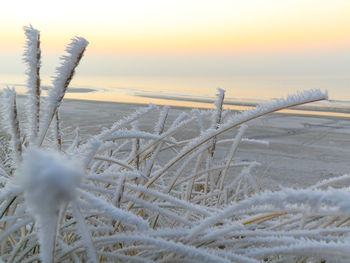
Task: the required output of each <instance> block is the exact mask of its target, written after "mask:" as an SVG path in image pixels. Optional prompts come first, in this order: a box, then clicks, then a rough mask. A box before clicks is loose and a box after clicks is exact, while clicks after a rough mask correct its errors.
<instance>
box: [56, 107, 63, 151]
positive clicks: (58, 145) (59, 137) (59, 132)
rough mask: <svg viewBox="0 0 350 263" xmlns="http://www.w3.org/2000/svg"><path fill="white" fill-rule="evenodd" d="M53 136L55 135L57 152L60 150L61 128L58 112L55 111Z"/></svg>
mask: <svg viewBox="0 0 350 263" xmlns="http://www.w3.org/2000/svg"><path fill="white" fill-rule="evenodd" d="M55 126H56V127H55V128H56V129H55V135H56V141H57V148H58V150H60V151H61V150H62V136H61V128H60V118H59V115H58V111H56V125H55Z"/></svg>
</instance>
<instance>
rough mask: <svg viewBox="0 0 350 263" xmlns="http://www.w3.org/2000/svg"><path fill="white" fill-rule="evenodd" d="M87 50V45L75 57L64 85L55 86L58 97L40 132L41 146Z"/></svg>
mask: <svg viewBox="0 0 350 263" xmlns="http://www.w3.org/2000/svg"><path fill="white" fill-rule="evenodd" d="M79 40H80V39H79ZM77 41H78V40H77ZM84 41H86V40H84ZM86 45H87V43H86ZM85 50H86V46H85V47H83V48H82V50H81V51H80V52H79V53H78V55H77V57H76V58H75V60H74V62H73V67H71V69H70V71H69V73H68V74H67V76H64V77H65V78H64V81H63V85H62V86H58V87H57V86H56V85H55V87H54V89H59V90H56V91H55V92H56V93H57V94H56V97H55V98H54V99H55V101H54V102H51V103H52V104H53V108H52V110H51V112H49V113H48V114H49V115H50V116H49V117H48V122H47V123H46V124H45V127H44V128H43V131H42V132H41V134H40V138H39V146H41V145H42V144H43V142H44V139H45V136H46V134H47V131H48V129H49V127H50V124H51V122H52V120H53V119H54V117H55V114H56V111H57V109H58V107H59V106H60V104H61V102H62V99H63V97H64V95H65V94H66V91H67V89H68V86H69V83H70V82H71V80H72V78H73V76H74V73H75V69H76V67H77V66H78V64H79V62H80V60H81V58H82V57H83V55H84V52H85ZM59 77H62V76H60V75H58V76H57V78H59ZM56 80H57V79H56ZM57 82H58V81H57Z"/></svg>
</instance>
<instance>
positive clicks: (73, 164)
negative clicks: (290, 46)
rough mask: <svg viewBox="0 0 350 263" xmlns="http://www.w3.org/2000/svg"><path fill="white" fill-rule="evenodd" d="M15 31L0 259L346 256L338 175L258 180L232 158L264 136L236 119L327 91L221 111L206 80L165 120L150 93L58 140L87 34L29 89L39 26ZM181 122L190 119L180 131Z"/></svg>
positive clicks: (348, 219) (35, 71)
mask: <svg viewBox="0 0 350 263" xmlns="http://www.w3.org/2000/svg"><path fill="white" fill-rule="evenodd" d="M25 34H26V37H27V43H26V49H25V53H24V62H25V63H26V64H27V67H28V70H27V75H28V82H27V86H28V94H27V97H26V100H27V106H28V107H27V109H28V110H27V116H26V117H27V118H26V122H25V123H21V122H20V121H19V118H18V114H17V105H16V93H15V91H14V90H12V89H8V90H5V91H4V92H3V96H2V103H1V105H2V108H1V120H2V125H1V127H4V129H3V130H4V132H6V133H7V134H6V136H2V137H1V138H0V146H1V147H0V160H1V163H0V229H1V230H0V262H1V261H3V262H37V261H41V262H44V263H51V262H157V261H158V262H189V263H191V262H215V263H218V262H245V263H251V262H252V263H253V262H262V261H263V262H349V261H350V255H349V253H348V251H349V248H350V241H349V232H350V205H349V204H350V202H349V201H350V193H349V189H348V187H347V185H348V183H349V182H350V175H344V176H341V177H337V178H332V179H329V180H325V181H322V182H319V183H318V184H316V185H314V186H312V187H308V188H303V189H282V190H279V191H275V192H271V191H264V189H261V188H260V187H259V184H258V181H257V178H256V177H255V176H254V173H252V171H253V170H254V168H255V167H256V166H257V165H259V164H258V163H257V162H254V161H239V160H240V158H236V157H237V156H236V155H237V149H238V148H239V146H240V145H242V144H246V143H247V144H253V145H255V146H256V147H267V146H268V142H266V141H258V140H251V139H249V138H246V137H245V136H244V135H245V131H246V130H247V129H248V125H249V121H251V120H253V119H255V118H258V117H260V116H263V115H265V114H269V113H272V112H275V111H278V110H281V109H285V108H288V107H292V106H296V105H300V104H304V103H309V102H313V101H319V100H324V99H327V93H324V92H321V91H319V90H312V91H305V92H300V93H297V94H295V95H292V96H288V97H286V98H282V99H278V100H272V101H270V102H267V103H265V104H262V105H259V106H258V107H256V108H254V109H251V110H247V111H244V112H241V113H236V114H232V113H231V112H229V111H226V110H223V104H224V97H225V91H224V90H218V95H217V101H216V102H215V110H213V111H211V110H203V111H199V110H193V111H191V112H190V113H189V114H185V113H182V114H180V115H179V116H178V117H177V118H176V119H175V120H174V121H170V118H169V114H170V112H171V109H170V108H169V107H167V106H166V107H162V108H160V107H157V106H154V105H149V106H148V107H145V108H142V109H140V110H138V111H136V112H135V113H133V114H132V115H130V116H128V117H125V118H123V119H121V120H119V121H117V122H116V123H114V124H113V125H112V126H111V127H110V128H109V129H105V130H103V131H102V132H101V133H100V134H97V135H94V136H91V137H90V139H88V140H86V141H84V140H81V139H80V137H79V134H77V135H76V137H75V139H74V140H73V141H72V142H69V143H67V141H66V138H65V137H64V136H63V132H62V131H61V128H60V117H59V109H60V105H61V103H62V99H63V97H64V95H65V93H66V91H67V88H68V87H69V83H70V81H71V79H72V77H73V75H74V72H75V70H76V67H77V66H78V64H79V62H80V60H81V58H82V56H83V54H84V51H85V49H86V47H87V44H88V42H87V41H86V40H85V39H83V38H74V39H73V40H72V42H71V43H70V44H69V45H68V47H67V49H66V51H67V55H65V56H64V57H62V63H61V65H60V66H59V67H58V68H57V73H56V76H55V77H54V81H53V87H52V88H51V89H50V90H49V91H48V96H47V97H46V98H42V97H41V96H40V94H41V91H40V64H41V62H40V57H41V55H40V54H41V53H40V33H39V31H38V30H36V29H34V28H32V27H25ZM42 102H43V103H42ZM146 115H152V116H158V118H157V121H156V122H155V123H154V129H153V131H152V130H142V129H141V125H140V122H139V121H140V120H141V119H142V118H143V117H144V116H146ZM189 125H196V127H199V128H198V129H197V131H198V132H197V133H196V134H192V135H191V137H190V138H184V136H183V131H184V129H185V127H186V126H189ZM228 131H230V134H235V135H234V136H233V137H232V138H227V136H226V137H225V136H224V135H227V133H228ZM339 182H341V183H342V185H344V186H343V187H342V188H332V186H333V185H335V184H339Z"/></svg>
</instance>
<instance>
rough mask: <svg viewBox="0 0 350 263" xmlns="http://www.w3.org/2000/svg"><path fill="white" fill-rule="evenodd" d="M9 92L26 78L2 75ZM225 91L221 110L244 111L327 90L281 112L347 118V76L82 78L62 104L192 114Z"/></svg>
mask: <svg viewBox="0 0 350 263" xmlns="http://www.w3.org/2000/svg"><path fill="white" fill-rule="evenodd" d="M41 86H42V95H43V96H45V95H46V93H47V91H48V90H49V89H50V88H51V87H52V77H50V76H41ZM6 87H13V88H15V89H16V91H17V93H18V94H19V95H25V94H26V76H25V75H1V74H0V89H4V88H6ZM218 88H220V89H224V90H225V104H224V107H226V108H230V109H233V110H245V109H249V108H251V107H254V106H256V105H257V104H259V103H263V102H266V101H268V100H271V99H275V98H281V97H286V96H287V95H289V94H294V93H297V92H300V91H303V90H312V89H321V90H322V91H325V90H327V91H328V94H329V100H328V101H322V102H317V103H313V104H312V105H307V107H305V106H304V107H299V108H298V107H296V108H293V109H292V110H286V111H284V112H285V113H295V114H309V115H310V114H311V115H323V116H324V115H326V116H339V117H345V118H350V74H349V75H279V76H271V75H269V76H266V75H255V76H252V75H243V76H225V75H216V76H215V75H210V76H207V75H194V76H191V75H186V76H179V75H173V76H164V75H160V76H157V75H147V76H135V75H122V76H111V75H101V76H93V75H82V74H79V73H78V74H76V76H75V77H74V79H73V80H72V82H71V83H70V86H69V89H68V92H67V94H66V96H65V98H67V99H81V100H95V101H108V102H122V103H141V104H149V103H154V104H158V105H170V106H180V107H194V108H213V107H214V106H213V102H214V101H215V96H216V94H217V89H218Z"/></svg>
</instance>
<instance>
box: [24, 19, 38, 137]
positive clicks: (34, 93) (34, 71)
mask: <svg viewBox="0 0 350 263" xmlns="http://www.w3.org/2000/svg"><path fill="white" fill-rule="evenodd" d="M23 29H24V31H25V35H26V38H27V42H26V46H25V51H24V62H25V63H26V64H27V66H28V68H27V71H26V74H27V75H28V80H27V88H28V103H29V104H28V106H29V109H28V111H29V114H30V115H29V116H28V117H30V136H29V137H30V138H29V141H28V142H30V141H31V140H32V139H36V138H37V136H38V133H39V123H40V94H41V89H40V66H41V49H40V31H39V30H37V29H35V28H33V27H32V26H29V27H24V28H23Z"/></svg>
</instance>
